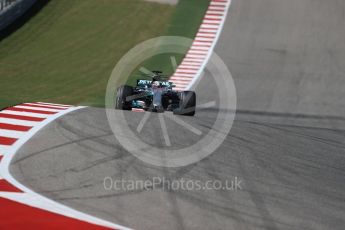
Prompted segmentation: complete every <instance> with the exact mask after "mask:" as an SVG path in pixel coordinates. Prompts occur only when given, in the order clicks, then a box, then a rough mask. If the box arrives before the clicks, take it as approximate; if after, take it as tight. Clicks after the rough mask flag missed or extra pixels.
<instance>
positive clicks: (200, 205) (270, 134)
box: [11, 0, 345, 229]
mask: <svg viewBox="0 0 345 230" xmlns="http://www.w3.org/2000/svg"><path fill="white" fill-rule="evenodd" d="M344 12H345V2H344V1H341V0H338V1H337V0H330V1H321V0H291V1H283V0H246V1H240V0H235V1H234V3H233V5H232V7H231V9H230V17H229V18H228V20H227V22H226V25H225V30H224V33H223V34H222V36H221V39H220V43H219V45H218V46H217V48H216V52H217V53H218V54H219V55H220V57H221V58H222V59H223V60H224V61H225V63H226V64H227V65H228V67H229V69H230V70H231V72H232V75H233V78H234V80H235V84H236V89H237V95H238V113H237V116H236V119H235V122H234V124H233V128H232V130H231V132H230V134H229V135H227V138H226V140H225V141H224V143H223V144H222V145H221V146H220V147H219V148H218V150H217V151H216V152H214V153H213V154H212V155H211V156H209V157H208V158H206V159H204V160H202V161H200V162H198V163H196V164H194V165H191V166H188V167H183V168H175V169H171V168H170V169H167V168H165V169H164V168H159V167H155V166H151V165H148V164H145V163H143V162H142V161H140V160H138V159H137V158H135V157H134V156H132V155H131V154H130V153H128V152H127V151H126V150H124V149H123V148H122V147H121V145H120V144H119V143H118V141H117V140H116V139H115V137H114V136H113V134H112V132H111V130H110V128H109V124H108V123H107V119H106V115H105V111H104V110H103V109H96V108H87V109H83V110H80V111H76V112H74V113H71V114H69V115H67V116H65V117H63V118H62V119H59V120H57V121H56V122H53V123H52V124H50V125H49V126H47V127H46V128H44V129H43V130H42V131H41V132H39V133H38V134H37V135H36V136H34V137H33V138H32V139H31V140H30V141H29V142H28V143H27V144H26V145H25V146H23V148H22V149H20V151H19V153H18V154H17V155H16V157H15V159H14V161H13V163H12V165H11V172H12V173H13V175H15V177H16V178H17V179H18V180H19V181H20V182H22V183H23V184H25V185H27V186H28V187H31V188H33V189H34V190H35V191H37V192H39V193H41V194H43V195H46V196H48V197H50V198H52V199H54V200H56V201H59V202H61V203H64V204H67V205H69V206H71V207H73V208H76V209H78V210H81V211H84V212H87V213H90V214H93V215H95V216H98V217H101V218H104V219H107V220H110V221H113V222H116V223H118V224H122V225H125V226H128V227H132V228H136V229H343V227H344V226H345V202H344V197H345V183H344V182H345V106H344V104H345V100H344V99H343V98H344V97H345V82H344V81H345V43H344V38H345V30H344V28H345V20H344V19H345V13H344ZM196 91H197V94H198V103H200V104H202V103H205V102H208V101H212V100H217V98H216V97H215V98H213V97H214V93H213V92H216V91H217V90H216V88H215V86H214V83H213V79H212V78H211V77H210V75H209V74H206V75H205V76H204V78H203V81H202V82H201V83H200V85H199V86H198V88H197V90H196ZM217 112H221V113H225V112H227V111H223V110H220V111H218V110H217V109H216V108H211V109H204V110H199V111H197V115H196V116H195V117H194V118H183V119H184V120H185V121H186V122H188V123H189V124H191V125H193V126H194V127H196V128H198V129H200V130H201V131H202V132H203V133H206V132H207V131H208V130H209V129H210V127H211V126H212V124H213V122H214V118H215V115H216V114H217ZM142 116H143V114H141V113H128V115H127V119H128V120H129V121H131V122H132V124H131V127H132V128H135V127H136V126H137V125H138V123H139V121H140V119H141V117H142ZM157 116H158V115H157V114H152V116H151V117H150V119H149V121H148V123H147V124H146V125H145V127H146V129H144V131H143V132H142V134H141V137H142V139H143V140H145V141H147V142H149V143H152V144H155V145H161V144H162V143H164V140H163V137H162V134H161V130H160V127H159V122H157V120H158V118H157ZM177 127H178V126H176V124H175V123H173V122H172V121H169V120H167V129H168V131H169V135H171V139H172V143H173V145H174V144H175V142H174V140H175V141H176V143H178V144H179V146H187V145H189V144H192V143H194V142H195V141H196V140H197V138H196V137H195V135H194V134H191V133H189V132H188V131H187V130H186V129H184V128H182V127H180V128H177ZM157 134H158V136H157ZM105 177H111V178H113V179H114V180H115V179H117V180H121V179H125V180H131V179H132V180H150V179H152V178H154V177H160V178H163V177H164V178H166V179H171V180H181V179H184V180H189V179H190V180H194V181H199V180H200V181H201V182H206V181H208V180H219V181H222V182H224V183H225V182H226V181H230V180H234V179H235V178H236V177H237V178H238V180H241V181H242V182H241V189H238V190H236V191H231V190H215V189H214V190H196V189H194V190H191V191H186V190H183V189H180V190H174V191H172V190H168V189H165V190H164V189H163V187H164V186H166V184H161V185H160V187H154V188H152V187H150V186H147V187H146V188H144V189H136V190H131V191H124V190H115V189H114V190H111V191H107V190H105V189H104V186H103V180H104V178H105Z"/></svg>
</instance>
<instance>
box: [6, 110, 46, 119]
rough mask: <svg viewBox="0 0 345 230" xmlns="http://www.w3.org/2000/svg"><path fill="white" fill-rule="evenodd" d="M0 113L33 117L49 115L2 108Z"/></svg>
mask: <svg viewBox="0 0 345 230" xmlns="http://www.w3.org/2000/svg"><path fill="white" fill-rule="evenodd" d="M0 113H3V114H11V115H18V116H26V117H34V118H47V117H49V114H40V113H30V112H21V111H11V110H3V111H1V112H0Z"/></svg>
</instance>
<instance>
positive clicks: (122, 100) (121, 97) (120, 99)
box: [115, 85, 133, 110]
mask: <svg viewBox="0 0 345 230" xmlns="http://www.w3.org/2000/svg"><path fill="white" fill-rule="evenodd" d="M132 95H133V87H132V86H128V85H123V86H120V87H119V88H118V89H117V94H116V105H115V108H116V109H120V110H132V101H131V100H129V99H128V97H130V96H132Z"/></svg>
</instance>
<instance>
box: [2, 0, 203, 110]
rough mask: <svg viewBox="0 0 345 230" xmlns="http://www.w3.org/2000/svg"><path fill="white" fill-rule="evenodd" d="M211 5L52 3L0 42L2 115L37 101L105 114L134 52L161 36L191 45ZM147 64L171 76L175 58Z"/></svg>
mask: <svg viewBox="0 0 345 230" xmlns="http://www.w3.org/2000/svg"><path fill="white" fill-rule="evenodd" d="M208 3H209V0H181V1H180V3H179V4H178V5H177V6H170V5H163V4H157V3H148V2H144V1H142V0H102V1H100V0H52V1H50V2H49V3H48V4H47V5H46V6H45V7H44V8H43V9H42V10H41V11H40V12H39V13H38V14H37V15H36V16H35V17H33V18H32V19H31V20H30V21H29V22H28V23H27V24H25V25H24V26H23V27H21V28H20V29H19V30H17V31H16V32H15V33H13V34H11V35H10V36H9V37H7V38H6V39H4V40H2V41H1V42H0V81H1V84H0V90H1V97H0V108H2V107H6V106H9V105H13V104H17V103H21V102H34V101H47V102H55V103H66V104H88V105H94V106H103V105H104V94H105V88H106V84H107V81H108V78H109V77H110V74H111V71H112V69H113V68H114V66H115V65H116V63H117V61H118V60H120V58H121V57H122V56H123V55H124V54H125V53H126V52H127V51H128V50H130V49H131V48H132V47H134V46H135V45H136V44H138V43H140V42H142V41H145V40H147V39H149V38H153V37H156V36H162V35H177V36H186V37H190V38H193V37H194V35H195V33H196V31H197V28H198V27H199V25H200V22H201V20H202V17H203V15H204V13H205V10H206V8H207V6H208ZM180 60H181V57H179V59H178V61H180ZM147 63H149V64H148V66H147V68H150V69H151V68H158V69H163V70H167V71H168V66H170V58H169V57H168V58H158V59H152V60H150V61H149V62H147Z"/></svg>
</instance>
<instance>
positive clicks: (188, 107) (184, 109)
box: [174, 91, 196, 116]
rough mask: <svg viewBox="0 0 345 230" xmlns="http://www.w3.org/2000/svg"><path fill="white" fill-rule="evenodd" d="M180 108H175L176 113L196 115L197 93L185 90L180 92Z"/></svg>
mask: <svg viewBox="0 0 345 230" xmlns="http://www.w3.org/2000/svg"><path fill="white" fill-rule="evenodd" d="M179 98H180V103H179V108H178V109H175V110H174V114H177V115H184V116H194V115H195V107H196V94H195V92H193V91H183V92H180V93H179Z"/></svg>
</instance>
